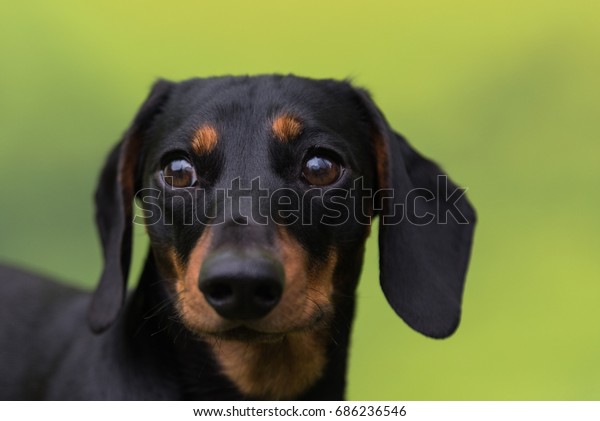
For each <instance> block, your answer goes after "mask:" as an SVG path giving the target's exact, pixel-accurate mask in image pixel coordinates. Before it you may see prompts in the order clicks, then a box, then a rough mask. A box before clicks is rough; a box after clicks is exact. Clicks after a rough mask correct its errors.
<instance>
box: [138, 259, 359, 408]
mask: <svg viewBox="0 0 600 421" xmlns="http://www.w3.org/2000/svg"><path fill="white" fill-rule="evenodd" d="M163 285H164V282H163V281H162V280H161V279H159V275H158V271H157V270H156V268H155V263H154V261H153V258H152V257H151V254H150V257H149V258H148V259H147V261H146V265H145V268H144V271H143V274H142V277H141V279H140V282H139V285H138V288H137V289H136V291H135V292H134V293H133V295H132V297H131V298H130V300H129V303H128V306H127V316H126V320H127V323H126V326H127V330H128V332H129V336H130V337H132V338H133V339H132V340H134V341H136V342H137V344H135V345H134V346H135V347H136V348H137V349H139V352H144V350H145V349H150V350H151V353H152V354H153V355H165V356H166V355H171V357H168V361H157V362H156V363H157V364H163V365H164V366H165V374H166V375H168V376H169V377H171V378H172V377H173V376H176V377H177V379H178V381H177V383H179V384H183V385H184V386H183V390H181V397H182V398H186V399H219V400H222V399H310V400H323V399H325V400H341V399H343V398H344V389H345V377H346V363H347V349H348V344H349V335H350V326H351V321H352V316H353V313H354V300H353V299H352V300H344V302H343V303H339V304H338V306H336V314H335V316H334V318H333V320H332V322H331V324H330V326H328V327H327V328H324V329H322V330H320V331H313V332H303V333H296V334H290V335H287V336H286V337H285V338H284V339H283V340H282V341H281V342H278V343H256V344H246V343H241V342H233V341H232V342H225V341H216V340H210V339H209V340H202V339H199V338H198V337H196V336H194V335H193V334H192V333H190V332H189V331H187V330H186V329H185V328H184V327H183V326H182V325H181V324H180V323H179V322H177V321H176V320H177V318H176V317H175V309H174V308H173V306H172V305H171V304H170V303H171V301H170V299H169V296H168V294H167V292H166V291H165V289H164V287H163ZM149 342H151V343H149ZM149 353H150V352H149ZM173 356H174V358H173Z"/></svg>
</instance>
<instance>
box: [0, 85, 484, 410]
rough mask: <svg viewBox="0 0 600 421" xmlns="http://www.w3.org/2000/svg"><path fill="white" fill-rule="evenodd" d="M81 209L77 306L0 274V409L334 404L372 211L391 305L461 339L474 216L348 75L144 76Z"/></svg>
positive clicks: (46, 283) (60, 292)
mask: <svg viewBox="0 0 600 421" xmlns="http://www.w3.org/2000/svg"><path fill="white" fill-rule="evenodd" d="M95 203H96V222H97V226H98V230H99V234H100V239H101V244H102V250H103V256H104V266H103V272H102V274H101V276H100V281H99V284H98V286H97V289H96V290H95V291H94V292H93V294H89V293H87V292H85V291H80V290H78V289H75V288H72V287H68V286H65V285H61V284H59V283H55V282H54V281H53V280H50V279H46V278H45V277H43V276H39V275H35V274H31V273H28V272H25V271H21V270H18V269H15V268H12V267H9V266H2V267H1V268H0V280H1V282H0V285H1V290H0V291H1V294H0V297H1V298H0V300H1V301H2V303H1V305H0V326H1V329H0V397H2V398H3V399H5V400H18V399H28V400H37V399H49V400H64V399H66V400H79V399H82V400H162V399H166V400H185V399H192V400H205V399H206V400H230V399H231V400H240V399H268V400H273V399H286V400H291V399H293V400H301V399H302V400H341V399H343V398H344V390H345V384H346V366H347V356H348V346H349V343H350V334H351V325H352V319H353V314H354V308H355V289H356V286H357V282H358V279H359V276H360V272H361V267H362V261H363V254H364V249H365V241H366V239H367V237H368V236H369V233H370V230H371V225H372V219H373V218H374V217H378V220H379V234H378V235H379V251H380V262H379V265H380V282H381V288H382V289H383V292H384V294H385V296H386V298H387V300H388V302H389V304H390V305H391V307H392V308H393V309H394V310H395V312H396V313H397V314H398V315H399V316H400V317H401V318H402V319H403V320H404V321H405V322H406V323H407V324H408V325H409V326H410V327H412V328H413V329H415V330H416V331H418V332H420V333H422V334H424V335H427V336H429V337H433V338H444V337H447V336H449V335H451V334H452V333H453V332H454V331H455V329H456V328H457V326H458V323H459V318H460V311H461V301H462V295H463V286H464V281H465V276H466V271H467V266H468V261H469V257H470V250H471V243H472V237H473V231H474V226H475V212H474V210H473V208H472V206H471V204H470V203H469V201H468V200H467V198H466V196H465V195H464V190H463V189H459V188H458V187H457V186H456V185H455V184H453V183H452V182H451V181H449V180H448V178H447V176H446V174H445V173H444V172H443V171H442V170H441V169H440V168H439V167H438V166H437V165H436V164H435V163H433V162H432V161H430V160H428V159H426V158H424V157H423V156H421V155H420V154H419V153H417V152H416V151H415V150H414V149H413V148H412V147H411V146H410V145H409V144H408V143H407V141H406V140H405V139H404V138H403V137H402V136H401V135H399V134H397V133H396V132H394V130H393V129H392V128H391V127H390V125H389V124H388V123H387V121H386V119H385V117H384V116H383V114H382V112H381V111H380V110H379V109H378V107H377V106H376V105H375V103H374V102H373V101H372V99H371V97H370V95H369V94H368V92H367V91H366V90H363V89H361V88H357V87H354V86H353V85H352V84H351V83H350V82H348V81H336V80H313V79H308V78H301V77H296V76H292V75H287V76H282V75H265V76H253V77H249V76H248V77H233V76H231V77H215V78H206V79H191V80H187V81H183V82H179V83H174V82H170V81H166V80H159V81H157V82H156V83H155V84H154V86H153V87H152V89H151V92H150V94H149V96H148V97H147V99H146V100H145V101H144V103H143V104H142V106H141V108H140V110H139V111H138V113H137V115H136V116H135V118H134V120H133V122H132V124H131V126H130V127H129V128H128V129H127V130H126V132H125V134H124V136H123V138H122V139H121V140H120V142H119V143H118V144H117V146H116V147H115V148H114V149H113V150H112V152H111V153H110V154H109V156H108V159H107V161H106V164H105V166H104V168H103V170H102V172H101V175H100V180H99V184H98V188H97V192H96V196H95ZM136 210H137V212H136ZM134 223H140V224H143V225H145V229H146V231H147V233H148V235H149V238H150V246H149V252H148V256H147V259H146V262H145V266H144V268H143V271H142V275H141V279H139V282H138V285H137V287H136V288H135V289H134V290H133V291H132V292H131V293H128V291H127V281H128V272H129V266H130V257H131V251H132V227H133V224H134Z"/></svg>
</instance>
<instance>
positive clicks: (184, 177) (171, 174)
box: [162, 159, 198, 188]
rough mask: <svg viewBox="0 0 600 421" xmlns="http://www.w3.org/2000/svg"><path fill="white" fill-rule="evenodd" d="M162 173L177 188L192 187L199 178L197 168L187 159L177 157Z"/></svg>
mask: <svg viewBox="0 0 600 421" xmlns="http://www.w3.org/2000/svg"><path fill="white" fill-rule="evenodd" d="M162 173H163V178H164V180H165V182H166V183H167V184H168V185H170V186H173V187H177V188H183V187H191V186H193V185H194V184H196V181H197V179H198V178H197V176H196V170H195V169H194V167H193V166H192V164H190V163H189V162H188V161H187V160H185V159H175V160H173V161H171V162H169V163H168V164H167V166H166V167H165V168H164V169H163V171H162Z"/></svg>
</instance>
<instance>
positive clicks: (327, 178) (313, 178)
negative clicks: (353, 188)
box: [302, 155, 342, 186]
mask: <svg viewBox="0 0 600 421" xmlns="http://www.w3.org/2000/svg"><path fill="white" fill-rule="evenodd" d="M341 172H342V170H341V168H340V165H339V164H338V163H337V162H334V161H332V160H331V159H329V158H325V157H324V156H319V155H316V156H312V157H309V158H308V159H307V160H306V161H305V162H304V167H303V168H302V177H303V178H304V180H305V181H306V182H307V183H308V184H310V185H312V186H328V185H330V184H333V183H335V182H336V181H337V180H338V178H340V173H341Z"/></svg>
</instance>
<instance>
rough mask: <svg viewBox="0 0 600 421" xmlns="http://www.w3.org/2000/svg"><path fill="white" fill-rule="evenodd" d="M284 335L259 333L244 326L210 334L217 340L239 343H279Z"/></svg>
mask: <svg viewBox="0 0 600 421" xmlns="http://www.w3.org/2000/svg"><path fill="white" fill-rule="evenodd" d="M285 335H286V333H268V332H261V331H258V330H255V329H251V328H249V327H246V326H238V327H235V328H233V329H229V330H226V331H223V332H218V333H212V334H211V336H213V337H215V338H218V339H222V340H226V341H240V342H279V341H281V340H282V339H283V338H284V337H285Z"/></svg>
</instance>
